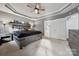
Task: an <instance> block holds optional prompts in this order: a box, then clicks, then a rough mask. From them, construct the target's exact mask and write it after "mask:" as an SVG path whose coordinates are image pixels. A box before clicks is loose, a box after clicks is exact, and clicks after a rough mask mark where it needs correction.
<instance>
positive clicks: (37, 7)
mask: <svg viewBox="0 0 79 59" xmlns="http://www.w3.org/2000/svg"><path fill="white" fill-rule="evenodd" d="M27 7H30V8H33V10H34V12H35V13H36V14H40V11H44V10H45V9H44V8H43V7H42V6H41V4H40V3H29V4H27Z"/></svg>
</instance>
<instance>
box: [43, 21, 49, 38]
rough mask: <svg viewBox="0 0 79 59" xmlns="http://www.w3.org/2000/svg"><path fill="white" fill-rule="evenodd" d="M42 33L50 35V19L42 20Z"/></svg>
mask: <svg viewBox="0 0 79 59" xmlns="http://www.w3.org/2000/svg"><path fill="white" fill-rule="evenodd" d="M44 35H45V36H46V37H50V21H45V22H44Z"/></svg>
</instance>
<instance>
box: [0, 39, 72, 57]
mask: <svg viewBox="0 0 79 59" xmlns="http://www.w3.org/2000/svg"><path fill="white" fill-rule="evenodd" d="M0 55H1V56H73V54H72V52H71V49H70V47H69V45H68V42H67V41H66V40H60V39H59V40H58V39H42V40H39V41H36V42H33V43H31V44H29V45H27V46H26V47H24V48H23V49H22V50H20V49H19V47H18V45H17V44H16V42H15V41H11V42H9V43H5V44H3V45H2V46H0Z"/></svg>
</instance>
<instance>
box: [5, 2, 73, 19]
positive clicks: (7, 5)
mask: <svg viewBox="0 0 79 59" xmlns="http://www.w3.org/2000/svg"><path fill="white" fill-rule="evenodd" d="M72 4H73V3H68V4H66V5H65V6H64V7H62V8H60V9H59V10H57V11H55V12H50V13H49V14H45V15H43V16H40V17H38V18H36V17H30V16H27V15H24V14H22V13H20V12H18V11H17V10H15V9H14V8H13V6H11V5H10V4H9V3H7V4H5V7H7V8H8V9H9V10H11V11H12V12H14V13H15V14H18V15H20V16H23V17H24V18H27V19H30V20H32V19H38V20H40V19H44V18H47V17H52V16H56V15H58V14H60V13H61V12H62V11H63V10H65V9H66V8H68V7H69V6H71V5H72Z"/></svg>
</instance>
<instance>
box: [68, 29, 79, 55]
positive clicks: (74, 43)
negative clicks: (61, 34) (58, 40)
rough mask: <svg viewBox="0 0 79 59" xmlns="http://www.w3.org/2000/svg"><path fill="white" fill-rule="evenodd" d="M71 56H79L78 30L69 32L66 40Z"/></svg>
mask: <svg viewBox="0 0 79 59" xmlns="http://www.w3.org/2000/svg"><path fill="white" fill-rule="evenodd" d="M67 40H68V42H69V46H70V48H71V50H72V53H73V55H75V56H79V30H69V38H68V39H67Z"/></svg>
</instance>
